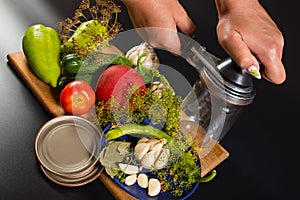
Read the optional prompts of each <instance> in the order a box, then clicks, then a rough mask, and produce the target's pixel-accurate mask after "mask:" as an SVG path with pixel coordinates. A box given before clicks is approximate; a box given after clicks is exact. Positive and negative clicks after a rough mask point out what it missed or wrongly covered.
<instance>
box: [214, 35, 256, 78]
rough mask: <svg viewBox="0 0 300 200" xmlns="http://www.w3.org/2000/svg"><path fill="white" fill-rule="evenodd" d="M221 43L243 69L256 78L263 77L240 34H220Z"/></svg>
mask: <svg viewBox="0 0 300 200" xmlns="http://www.w3.org/2000/svg"><path fill="white" fill-rule="evenodd" d="M219 42H220V44H221V46H222V47H223V48H224V49H225V51H226V52H227V53H228V54H229V56H230V57H232V58H233V60H235V62H236V63H237V64H238V65H239V66H240V67H241V68H242V69H244V70H245V71H247V72H249V73H250V74H251V75H253V76H255V77H256V78H260V77H261V75H260V74H259V63H258V61H257V59H256V58H255V57H254V56H253V55H252V53H251V51H250V50H249V48H248V46H247V45H246V44H245V42H244V41H243V40H242V38H241V36H240V35H239V34H238V33H236V32H233V33H230V34H219Z"/></svg>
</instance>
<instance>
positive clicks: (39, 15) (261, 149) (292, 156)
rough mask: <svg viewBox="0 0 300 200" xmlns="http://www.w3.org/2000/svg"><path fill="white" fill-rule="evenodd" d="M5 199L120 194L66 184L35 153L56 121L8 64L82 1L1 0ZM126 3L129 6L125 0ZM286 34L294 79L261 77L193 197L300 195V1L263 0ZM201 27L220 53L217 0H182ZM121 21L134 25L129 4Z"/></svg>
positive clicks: (0, 193) (0, 164)
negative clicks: (49, 174)
mask: <svg viewBox="0 0 300 200" xmlns="http://www.w3.org/2000/svg"><path fill="white" fill-rule="evenodd" d="M0 3H1V8H0V17H1V19H2V20H1V23H2V25H1V31H0V47H1V48H0V51H1V52H0V53H1V63H0V102H1V103H0V200H6V199H14V200H18V199H44V200H46V199H49V200H50V199H55V200H60V199H80V200H83V199H89V200H90V199H113V197H112V196H111V194H110V193H109V191H108V190H107V189H106V188H105V186H104V185H103V184H102V183H101V181H94V182H92V183H90V184H88V185H85V186H82V187H78V188H65V187H61V186H57V185H55V184H53V183H52V182H50V181H48V180H47V179H46V178H45V177H44V176H43V174H42V173H41V171H40V169H39V167H38V163H37V160H36V157H35V154H34V138H35V136H36V133H37V131H38V129H39V128H40V127H41V126H42V125H43V124H44V123H45V122H46V121H48V120H49V119H50V116H49V115H48V114H47V112H46V111H45V110H44V108H43V107H42V105H41V104H40V103H39V101H38V100H37V99H36V98H35V96H34V95H33V93H32V92H31V91H30V89H29V88H28V87H27V86H26V85H24V82H23V81H22V79H21V78H20V77H19V76H18V74H17V73H16V72H15V71H14V70H13V69H12V68H11V67H10V66H9V64H8V63H7V59H6V55H7V54H8V53H13V52H19V51H21V50H22V49H21V38H22V36H23V34H24V32H25V30H26V28H27V27H29V26H30V25H32V24H35V23H43V24H45V25H49V26H53V27H54V26H55V24H56V22H58V21H61V20H63V19H64V18H66V17H71V16H72V15H73V10H74V9H75V8H76V7H77V6H78V5H79V0H76V1H72V0H64V1H61V0H39V1H38V0H0ZM117 3H118V4H120V5H121V6H123V5H122V4H121V3H120V1H117ZM261 3H262V4H263V6H264V7H265V8H266V10H267V11H269V13H270V15H271V16H272V17H273V19H274V21H275V22H276V23H277V24H278V27H279V28H280V29H281V31H282V32H283V35H284V37H285V49H284V57H283V62H284V64H285V67H286V71H287V80H286V82H285V83H283V84H282V85H279V86H277V85H273V84H271V83H268V82H267V81H265V80H255V86H256V89H257V96H256V99H255V101H254V102H253V103H252V104H251V105H250V106H249V107H247V108H246V109H245V110H244V112H243V114H242V116H241V117H240V118H239V119H238V121H237V122H236V124H235V125H234V126H233V127H232V129H231V130H230V131H229V132H228V134H227V135H226V136H225V138H224V140H223V141H222V142H221V144H222V146H224V147H225V148H226V149H227V150H228V151H229V153H230V156H229V158H228V159H227V160H226V161H224V162H223V163H221V164H220V165H219V166H218V167H217V168H216V169H217V172H218V175H217V177H216V178H215V179H214V180H213V181H212V182H209V183H206V184H201V185H200V187H199V188H198V190H197V191H196V192H195V193H194V194H193V195H192V196H191V198H190V199H233V200H235V199H237V200H239V199H272V200H273V199H299V195H298V193H299V191H297V189H298V187H299V184H298V183H297V182H298V180H299V174H298V169H299V164H298V163H299V161H298V158H299V147H298V146H299V145H298V141H297V138H298V137H299V136H298V135H299V133H300V131H299V128H298V125H299V120H300V117H299V113H300V107H299V103H300V89H299V83H298V81H299V78H298V76H299V74H300V68H299V64H298V60H299V55H298V54H299V51H298V47H299V39H298V35H299V31H298V30H299V27H298V25H299V21H298V20H299V16H298V12H299V11H298V9H297V6H296V5H295V3H296V1H292V0H286V1H280V0H262V1H261ZM182 4H183V6H184V7H185V8H186V10H187V12H188V13H189V15H190V17H191V18H192V19H193V20H194V22H195V23H196V25H197V31H196V37H197V39H198V42H199V43H200V44H202V45H204V46H206V47H207V49H208V50H209V51H210V52H212V53H214V54H216V55H217V56H218V57H221V58H222V57H226V56H227V55H226V54H225V52H224V51H223V49H222V48H221V47H220V46H219V44H218V42H217V39H216V33H215V26H216V23H217V15H216V10H215V5H214V1H196V0H182ZM119 19H120V22H121V23H122V24H123V27H124V29H125V30H126V29H130V28H132V25H131V22H130V20H129V18H128V15H127V12H126V9H125V8H124V7H122V13H121V15H120V18H119Z"/></svg>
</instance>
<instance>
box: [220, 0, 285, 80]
mask: <svg viewBox="0 0 300 200" xmlns="http://www.w3.org/2000/svg"><path fill="white" fill-rule="evenodd" d="M216 6H217V10H218V16H219V22H218V24H217V36H218V40H219V42H220V44H221V46H222V47H223V48H224V49H225V51H226V52H227V53H228V54H229V55H230V56H231V57H232V58H233V59H234V60H235V61H236V63H237V64H238V65H239V66H241V67H242V68H243V69H245V70H246V71H248V72H249V73H250V74H252V73H254V74H253V75H254V76H256V77H257V78H260V73H258V74H257V73H256V72H259V71H258V69H259V64H258V61H257V59H258V60H260V62H261V63H262V64H263V65H264V69H261V75H262V76H263V77H264V78H265V79H266V80H268V81H270V82H272V83H274V84H281V83H282V82H284V81H285V79H286V74H285V69H284V65H283V63H282V53H283V46H284V39H283V35H282V33H281V32H280V30H279V29H278V27H277V26H276V24H275V23H274V21H273V20H272V19H271V18H270V16H269V15H268V14H267V12H266V11H265V9H264V8H263V7H262V6H261V5H260V4H259V3H258V1H257V0H245V1H244V0H216ZM253 69H254V71H252V73H251V70H253Z"/></svg>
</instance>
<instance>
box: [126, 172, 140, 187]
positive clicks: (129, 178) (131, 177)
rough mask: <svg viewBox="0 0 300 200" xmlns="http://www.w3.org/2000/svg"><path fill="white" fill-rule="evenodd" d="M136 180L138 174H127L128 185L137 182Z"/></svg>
mask: <svg viewBox="0 0 300 200" xmlns="http://www.w3.org/2000/svg"><path fill="white" fill-rule="evenodd" d="M136 180H137V175H136V174H132V175H129V176H126V178H125V184H126V185H128V186H131V185H133V184H135V182H136Z"/></svg>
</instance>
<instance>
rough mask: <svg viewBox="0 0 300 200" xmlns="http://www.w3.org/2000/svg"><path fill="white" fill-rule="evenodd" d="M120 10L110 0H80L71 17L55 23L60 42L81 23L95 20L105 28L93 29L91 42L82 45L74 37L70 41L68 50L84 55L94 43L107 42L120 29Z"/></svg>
mask: <svg viewBox="0 0 300 200" xmlns="http://www.w3.org/2000/svg"><path fill="white" fill-rule="evenodd" d="M120 12H121V9H120V6H118V5H116V4H115V3H114V2H113V1H110V0H93V1H90V0H82V1H81V2H80V5H79V7H78V8H77V9H75V12H74V16H73V17H71V18H66V19H65V20H63V21H61V22H58V23H57V25H56V28H57V31H58V35H59V39H60V42H61V44H64V43H66V42H67V41H68V40H69V39H70V38H71V36H72V35H73V34H74V32H75V31H76V30H77V29H78V27H79V26H80V25H81V24H82V23H84V22H87V21H89V20H97V21H98V22H99V23H100V24H101V27H104V28H105V30H93V31H95V32H94V33H93V34H92V36H93V39H92V42H91V43H92V44H90V45H85V46H83V47H82V46H81V45H77V41H76V38H73V40H74V41H72V43H73V46H72V47H71V50H70V51H71V52H75V53H77V54H78V55H86V54H87V53H89V52H90V51H91V49H93V48H94V47H95V44H97V45H99V47H100V44H102V43H108V41H109V39H112V38H113V37H114V36H115V35H116V34H117V33H119V32H120V31H121V30H122V27H121V24H120V23H119V22H118V14H119V13H120Z"/></svg>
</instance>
